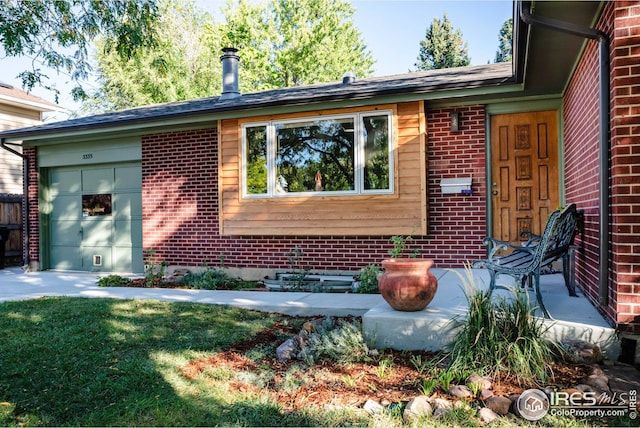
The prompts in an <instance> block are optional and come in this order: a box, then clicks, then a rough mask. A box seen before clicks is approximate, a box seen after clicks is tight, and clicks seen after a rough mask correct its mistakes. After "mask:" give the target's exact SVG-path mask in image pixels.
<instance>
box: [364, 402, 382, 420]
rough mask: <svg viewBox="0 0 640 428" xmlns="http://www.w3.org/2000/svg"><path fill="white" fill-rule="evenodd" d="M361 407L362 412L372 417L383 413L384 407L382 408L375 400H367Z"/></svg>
mask: <svg viewBox="0 0 640 428" xmlns="http://www.w3.org/2000/svg"><path fill="white" fill-rule="evenodd" d="M363 407H364V410H366V411H367V412H368V413H369V414H370V415H372V416H374V415H379V414H380V413H382V412H383V411H384V407H382V405H381V404H380V403H378V402H377V401H375V400H367V402H366V403H364V406H363Z"/></svg>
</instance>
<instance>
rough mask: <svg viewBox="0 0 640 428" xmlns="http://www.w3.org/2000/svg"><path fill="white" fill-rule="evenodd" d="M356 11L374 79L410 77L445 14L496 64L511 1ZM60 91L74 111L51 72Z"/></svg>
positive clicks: (64, 84) (9, 69)
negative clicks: (434, 24) (372, 62)
mask: <svg viewBox="0 0 640 428" xmlns="http://www.w3.org/2000/svg"><path fill="white" fill-rule="evenodd" d="M225 1H226V0H197V4H198V5H199V6H201V7H203V8H205V9H206V10H208V11H210V12H212V13H214V12H217V11H219V8H220V5H221V4H223V3H224V2H225ZM351 3H352V4H353V5H354V7H355V8H356V13H355V15H354V24H355V25H356V27H357V28H358V29H359V30H360V32H361V34H362V38H363V40H364V41H365V43H366V45H367V47H368V49H369V50H370V51H371V52H372V54H373V57H374V59H375V60H376V64H375V65H374V75H376V76H385V75H392V74H399V73H406V72H407V71H409V70H410V69H413V68H414V64H415V62H416V58H417V56H418V52H419V49H420V40H421V39H423V38H424V36H425V31H426V29H427V27H428V26H429V25H430V24H431V22H432V21H433V19H434V18H439V19H442V17H443V16H444V14H445V13H446V14H447V15H448V17H449V20H450V21H451V23H452V25H453V27H454V28H457V29H460V30H461V31H462V35H463V38H464V40H465V41H466V42H467V45H468V48H469V56H470V57H471V63H472V65H478V64H486V63H488V62H492V61H493V59H494V57H495V54H496V50H497V49H498V34H499V32H500V28H501V27H502V24H503V22H504V21H505V20H507V19H508V18H510V17H511V15H512V2H511V1H507V0H475V1H468V0H448V1H433V0H351ZM1 61H2V72H0V80H1V81H3V82H6V83H9V84H12V85H14V86H16V87H21V82H20V80H19V79H17V78H15V76H16V75H17V74H18V73H19V72H20V71H22V70H24V69H25V68H27V67H29V66H30V60H29V59H27V58H21V59H20V58H2V59H1ZM48 75H49V76H50V77H51V78H52V79H54V82H55V86H56V87H57V88H58V89H59V90H60V92H61V96H60V104H61V105H62V106H63V107H65V108H68V109H72V110H73V109H75V108H77V107H78V106H77V105H75V104H74V103H73V101H72V99H71V96H70V95H69V91H70V89H71V88H72V87H73V85H72V84H70V83H68V80H69V78H68V77H67V76H65V75H57V74H56V72H55V71H51V72H49V73H48ZM33 93H34V94H35V95H38V96H40V97H42V98H45V99H47V100H50V101H54V97H53V94H52V93H51V92H48V91H46V90H43V89H40V88H35V89H34V90H33Z"/></svg>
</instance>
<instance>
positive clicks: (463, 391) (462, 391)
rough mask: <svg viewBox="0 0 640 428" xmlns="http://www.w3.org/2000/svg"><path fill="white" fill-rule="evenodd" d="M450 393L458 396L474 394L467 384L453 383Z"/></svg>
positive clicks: (465, 396)
mask: <svg viewBox="0 0 640 428" xmlns="http://www.w3.org/2000/svg"><path fill="white" fill-rule="evenodd" d="M449 394H450V395H453V396H454V397H457V398H468V397H472V396H473V392H471V389H469V387H468V386H467V385H453V386H451V388H449Z"/></svg>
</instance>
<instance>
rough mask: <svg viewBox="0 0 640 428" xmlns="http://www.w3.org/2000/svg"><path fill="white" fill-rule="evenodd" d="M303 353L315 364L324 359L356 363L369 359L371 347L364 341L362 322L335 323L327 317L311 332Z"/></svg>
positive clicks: (307, 360)
mask: <svg viewBox="0 0 640 428" xmlns="http://www.w3.org/2000/svg"><path fill="white" fill-rule="evenodd" d="M301 353H302V357H303V359H304V361H305V362H306V363H307V364H314V363H315V362H317V361H320V360H322V359H330V360H332V361H335V362H337V363H340V364H342V363H355V362H359V361H365V360H367V359H368V357H369V347H368V346H367V344H366V343H365V341H364V336H363V335H362V325H361V324H360V322H358V321H353V322H347V321H345V320H339V321H338V322H337V324H335V325H334V323H333V322H332V321H331V319H327V320H325V322H324V323H323V324H322V326H320V327H317V328H316V331H315V332H313V333H311V334H309V337H308V341H307V344H306V346H305V347H304V348H303V349H302V352H301Z"/></svg>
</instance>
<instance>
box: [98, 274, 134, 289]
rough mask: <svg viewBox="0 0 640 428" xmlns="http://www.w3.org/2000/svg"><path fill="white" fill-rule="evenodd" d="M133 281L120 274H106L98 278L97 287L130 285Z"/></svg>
mask: <svg viewBox="0 0 640 428" xmlns="http://www.w3.org/2000/svg"><path fill="white" fill-rule="evenodd" d="M132 284H133V281H131V280H130V279H129V278H125V277H122V276H120V275H108V276H103V277H100V278H98V286H99V287H131V285H132Z"/></svg>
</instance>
